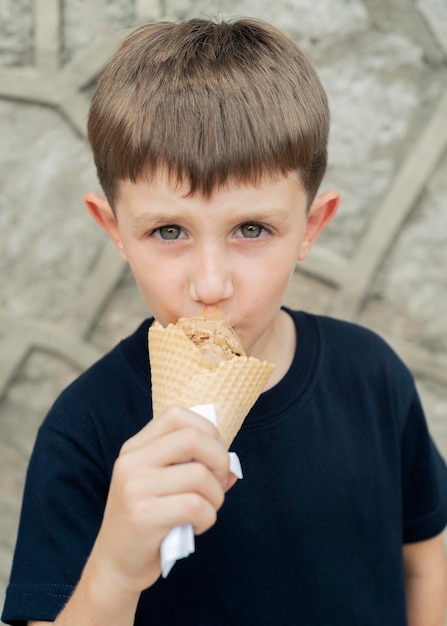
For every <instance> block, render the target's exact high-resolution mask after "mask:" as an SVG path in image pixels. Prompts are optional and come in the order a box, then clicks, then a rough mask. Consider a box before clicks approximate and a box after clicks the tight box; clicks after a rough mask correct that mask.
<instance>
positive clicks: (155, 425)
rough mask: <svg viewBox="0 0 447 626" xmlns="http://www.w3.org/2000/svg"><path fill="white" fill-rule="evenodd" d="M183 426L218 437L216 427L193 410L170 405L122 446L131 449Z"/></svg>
mask: <svg viewBox="0 0 447 626" xmlns="http://www.w3.org/2000/svg"><path fill="white" fill-rule="evenodd" d="M185 427H191V428H196V429H197V430H199V431H202V432H203V433H206V434H208V435H209V436H210V437H212V438H213V439H218V438H219V433H218V430H217V428H216V427H215V426H214V425H213V424H212V423H211V422H210V421H209V420H207V419H205V418H204V417H202V416H201V415H198V414H197V413H195V412H194V411H190V410H189V409H187V408H185V407H181V406H171V407H169V408H168V409H166V410H165V411H163V413H161V414H160V415H159V416H158V417H157V418H156V419H152V420H150V421H149V422H148V424H146V426H144V427H143V428H142V429H141V430H140V431H139V432H138V433H137V434H136V435H134V436H133V437H131V438H130V439H128V441H127V442H126V443H125V444H124V446H123V448H124V449H127V450H133V449H136V448H138V447H140V446H144V445H146V443H147V442H148V441H153V440H155V439H158V438H160V437H163V436H164V435H166V434H168V433H170V432H173V431H175V430H180V429H182V428H185Z"/></svg>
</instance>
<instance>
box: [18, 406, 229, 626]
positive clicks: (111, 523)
mask: <svg viewBox="0 0 447 626" xmlns="http://www.w3.org/2000/svg"><path fill="white" fill-rule="evenodd" d="M228 477H229V460H228V453H227V451H226V449H225V447H224V446H223V445H222V444H221V443H220V442H219V434H218V431H217V429H216V428H215V427H214V426H213V425H212V424H211V423H210V422H208V421H207V420H205V419H204V418H202V417H200V416H199V415H196V414H195V413H193V412H191V411H188V410H187V409H182V408H180V407H173V408H171V409H168V410H167V411H165V414H164V415H163V417H159V418H157V419H156V420H152V421H151V422H150V423H149V424H148V425H147V426H146V427H145V428H143V429H142V430H141V431H140V432H139V433H137V435H135V436H134V437H132V438H131V439H129V440H128V441H127V442H126V443H125V444H124V446H123V447H122V449H121V452H120V455H119V457H118V459H117V461H116V463H115V466H114V470H113V475H112V481H111V484H110V490H109V495H108V499H107V503H106V508H105V512H104V518H103V522H102V525H101V529H100V531H99V534H98V537H97V539H96V542H95V545H94V547H93V549H92V552H91V555H90V557H89V559H88V560H87V563H86V565H85V568H84V571H83V573H82V575H81V578H80V580H79V583H78V585H77V587H76V589H75V591H74V592H73V595H72V596H71V598H70V600H69V601H68V603H67V605H66V606H65V608H64V609H63V610H62V612H61V613H60V615H59V616H58V617H57V619H56V621H55V622H54V623H55V624H56V625H57V626H74V625H76V626H115V625H116V626H127V625H128V626H131V625H133V623H134V618H135V611H136V607H137V603H138V601H139V597H140V594H141V592H142V591H143V590H144V589H146V588H147V587H150V586H151V585H152V584H153V583H154V582H155V581H156V580H157V579H158V578H159V576H160V573H161V566H160V544H161V542H162V540H163V538H164V537H165V535H166V534H167V532H168V531H169V530H170V529H171V528H172V527H173V526H177V525H179V524H192V525H193V527H194V531H195V533H196V534H200V533H203V532H205V531H206V530H208V528H210V527H211V526H212V525H213V524H214V522H215V520H216V512H217V510H218V509H219V508H220V506H221V505H222V503H223V500H224V492H225V490H226V489H228V488H229V487H230V486H232V484H234V482H235V479H234V478H228ZM81 514H82V512H81ZM45 624H47V622H39V621H38V622H35V621H34V622H33V621H31V622H29V625H30V626H44V625H45Z"/></svg>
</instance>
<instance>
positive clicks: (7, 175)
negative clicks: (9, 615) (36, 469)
mask: <svg viewBox="0 0 447 626" xmlns="http://www.w3.org/2000/svg"><path fill="white" fill-rule="evenodd" d="M197 15H198V16H206V17H209V16H213V17H214V16H221V17H234V16H247V15H249V16H256V17H261V18H263V19H266V20H267V21H270V22H272V23H273V24H275V25H277V26H279V27H280V28H282V29H283V30H285V31H286V32H287V33H289V35H291V36H292V37H293V38H294V39H295V40H296V41H297V42H298V43H299V44H300V45H301V47H302V48H303V49H304V50H305V52H306V53H307V54H308V56H309V57H310V58H311V60H312V61H313V62H314V64H315V66H316V68H317V69H318V71H319V74H320V76H321V79H322V82H323V84H324V86H325V88H326V90H327V93H328V96H329V100H330V105H331V109H332V132H331V138H330V167H329V170H328V173H327V177H326V179H325V181H324V183H323V187H322V191H324V190H325V189H329V188H337V189H338V190H339V191H340V192H341V194H342V203H341V208H340V212H339V215H338V216H337V218H336V220H335V221H334V222H333V224H331V225H330V226H329V227H328V229H327V230H326V231H325V232H324V233H323V235H322V237H321V239H320V240H319V242H318V244H317V245H316V247H315V248H314V249H313V251H312V253H311V255H310V258H309V259H308V260H307V261H306V262H305V263H303V264H300V266H299V268H297V270H296V273H295V275H294V278H293V281H292V284H291V287H290V290H289V293H288V296H287V304H289V305H291V306H293V307H295V308H302V309H307V310H310V311H313V312H320V313H325V314H329V315H333V316H337V317H342V318H345V319H349V320H353V321H355V322H359V323H361V324H364V325H366V326H369V327H371V328H373V329H375V330H376V331H378V332H379V333H380V334H381V335H383V336H384V337H385V338H386V339H387V340H388V341H389V342H390V343H391V344H392V345H393V346H394V348H395V349H396V351H397V352H398V353H399V354H400V355H401V357H402V358H403V359H404V360H405V361H406V363H407V364H408V366H409V367H410V369H411V370H412V371H413V373H414V376H415V378H416V381H417V385H418V388H419V390H420V393H421V396H422V400H423V403H424V406H425V409H426V412H427V416H428V420H429V423H430V427H431V430H432V433H433V436H434V438H435V440H436V442H437V445H438V447H439V448H440V449H441V451H442V452H443V454H444V456H445V457H447V313H446V311H447V245H446V238H447V202H446V201H445V198H446V197H447V3H446V2H445V0H275V2H271V0H237V1H236V0H225V1H224V0H220V1H214V0H206V1H205V0H194V1H193V0H95V1H94V2H93V1H90V2H89V1H87V0H0V511H1V513H0V604H2V603H3V594H4V588H5V586H6V584H7V580H8V576H9V569H10V564H11V557H12V550H13V546H14V542H15V535H16V529H17V520H18V515H19V509H20V501H21V494H22V487H23V480H24V474H25V470H26V465H27V461H28V457H29V454H30V451H31V448H32V444H33V440H34V437H35V433H36V430H37V428H38V426H39V423H40V422H41V420H42V419H43V417H44V416H45V413H46V411H47V410H48V408H49V406H50V404H51V403H52V401H53V400H54V398H55V396H56V395H57V394H58V393H59V391H60V390H61V389H62V388H63V387H65V386H66V385H67V384H68V383H69V382H70V381H71V380H72V379H73V378H74V377H75V376H77V375H78V374H79V373H80V372H81V371H82V370H83V369H85V368H86V367H88V366H89V365H90V364H91V363H92V362H93V361H94V360H96V359H97V358H98V357H100V356H101V355H102V354H103V353H104V352H105V351H106V350H108V349H109V348H110V347H112V346H113V345H114V344H115V343H116V342H117V341H119V340H120V339H121V338H122V337H124V336H126V335H127V334H128V333H130V332H131V331H132V330H133V329H134V328H135V327H136V326H137V325H138V324H139V322H140V321H141V320H142V319H143V318H144V317H145V316H147V314H148V312H147V310H146V309H145V305H144V303H143V300H142V299H141V297H140V296H139V294H138V292H137V290H136V287H135V285H134V283H133V279H132V277H131V276H130V274H129V272H128V270H127V267H126V266H125V265H123V264H122V263H121V261H120V259H119V257H118V254H117V253H116V252H115V249H114V248H113V246H112V244H111V243H109V241H107V240H106V238H105V235H104V234H103V233H102V232H101V231H100V229H99V228H98V227H97V226H95V224H94V223H93V221H92V220H91V218H89V216H88V215H87V212H86V210H85V209H84V206H83V199H82V198H83V194H84V192H85V191H92V190H93V191H100V190H99V187H98V184H97V181H96V176H95V171H94V168H93V164H92V160H91V157H90V153H89V148H88V145H87V143H86V139H85V121H86V115H87V110H88V104H89V99H90V97H91V94H92V90H93V89H94V85H95V82H96V79H97V77H98V75H99V74H100V72H101V70H102V68H103V67H104V64H105V62H106V60H107V59H108V57H109V56H110V55H111V54H112V53H113V52H114V50H115V49H116V47H117V46H118V44H119V42H120V41H121V39H122V37H123V36H124V34H125V33H126V32H127V30H128V29H131V28H133V27H135V26H137V25H139V24H142V23H145V22H148V21H154V20H159V19H163V20H179V19H184V18H188V17H193V16H197ZM48 515H51V511H49V512H48Z"/></svg>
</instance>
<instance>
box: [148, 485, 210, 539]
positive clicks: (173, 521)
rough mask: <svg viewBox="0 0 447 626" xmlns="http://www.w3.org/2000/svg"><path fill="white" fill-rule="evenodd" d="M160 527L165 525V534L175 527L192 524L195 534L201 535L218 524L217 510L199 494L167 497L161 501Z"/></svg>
mask: <svg viewBox="0 0 447 626" xmlns="http://www.w3.org/2000/svg"><path fill="white" fill-rule="evenodd" d="M157 514H158V515H160V516H161V515H162V517H160V520H159V523H160V526H162V525H164V527H165V533H167V532H168V531H169V530H170V529H171V528H173V527H174V526H179V525H183V524H191V525H192V527H193V529H194V534H196V535H201V534H202V533H204V532H205V531H207V530H208V529H209V528H211V526H213V525H214V524H215V523H216V519H217V509H216V508H215V507H214V506H213V505H212V504H211V503H210V502H209V500H207V499H206V498H204V497H202V496H201V495H200V494H197V493H186V494H179V495H174V496H165V497H164V498H161V499H160V507H159V509H158V512H157Z"/></svg>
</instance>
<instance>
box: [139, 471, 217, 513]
mask: <svg viewBox="0 0 447 626" xmlns="http://www.w3.org/2000/svg"><path fill="white" fill-rule="evenodd" d="M134 489H135V492H136V493H138V494H139V499H140V500H141V498H144V497H145V498H147V499H149V498H160V497H165V496H170V495H175V494H177V495H178V494H184V493H197V494H199V495H201V496H202V497H203V498H205V499H206V500H208V501H209V502H210V503H211V504H212V506H213V507H214V508H215V509H219V508H220V507H221V506H222V504H223V501H224V497H225V492H224V485H223V484H222V483H220V482H219V481H218V480H217V479H216V477H215V476H214V474H213V473H212V472H210V470H209V469H208V468H207V467H205V466H204V465H202V464H200V463H186V464H182V465H173V466H171V467H166V468H163V469H161V470H155V471H152V472H151V473H150V475H149V476H147V477H141V478H139V479H138V481H135V483H134Z"/></svg>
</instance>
